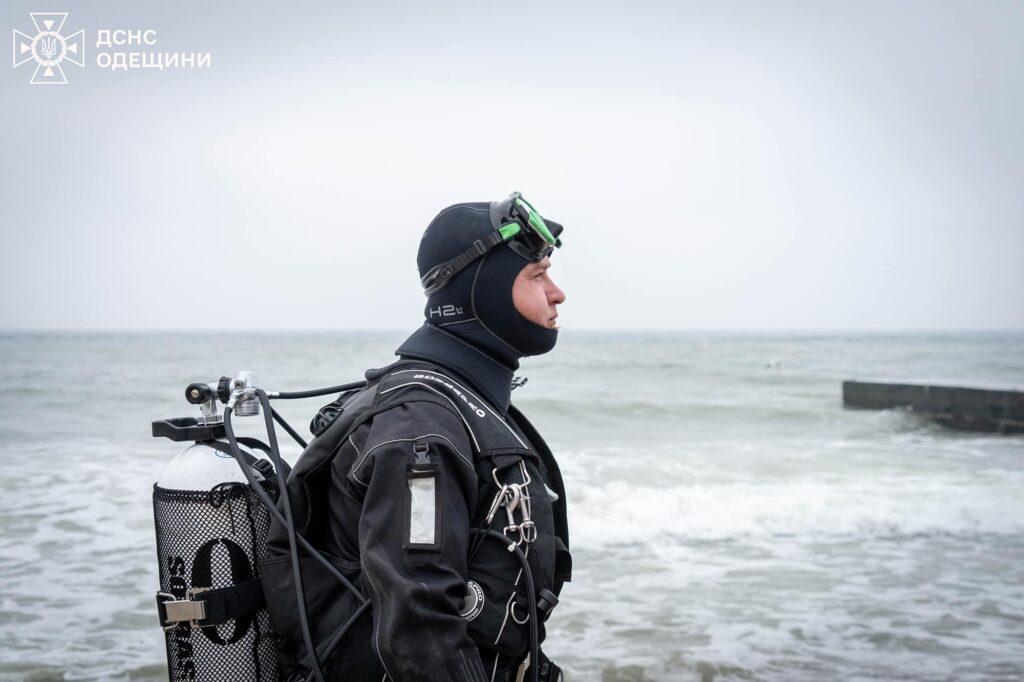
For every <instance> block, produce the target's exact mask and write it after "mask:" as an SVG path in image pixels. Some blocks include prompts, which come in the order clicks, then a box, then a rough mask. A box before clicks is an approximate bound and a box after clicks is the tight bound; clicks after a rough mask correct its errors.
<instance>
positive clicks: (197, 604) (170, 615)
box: [156, 578, 267, 630]
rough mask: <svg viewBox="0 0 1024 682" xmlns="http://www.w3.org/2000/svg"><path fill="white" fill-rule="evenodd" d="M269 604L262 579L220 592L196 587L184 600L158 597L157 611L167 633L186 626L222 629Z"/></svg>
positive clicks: (164, 596)
mask: <svg viewBox="0 0 1024 682" xmlns="http://www.w3.org/2000/svg"><path fill="white" fill-rule="evenodd" d="M266 605H267V601H266V599H265V598H264V596H263V588H262V586H261V585H260V579H259V578H253V579H252V580H247V581H245V582H244V583H239V584H237V585H232V586H230V587H220V588H217V589H210V588H203V587H193V588H192V589H190V590H186V592H185V598H184V599H180V598H178V597H176V596H175V595H173V594H171V593H170V592H157V593H156V609H157V614H158V615H159V617H160V625H161V626H163V628H164V630H173V629H174V628H176V627H178V626H179V625H181V624H183V623H188V624H189V625H190V626H191V627H193V628H204V627H209V626H211V625H220V624H221V623H224V622H226V621H229V620H231V619H232V618H244V617H246V616H250V615H252V614H254V613H256V612H257V611H259V610H260V609H262V608H263V607H264V606H266Z"/></svg>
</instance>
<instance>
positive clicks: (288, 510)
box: [224, 392, 327, 682]
mask: <svg viewBox="0 0 1024 682" xmlns="http://www.w3.org/2000/svg"><path fill="white" fill-rule="evenodd" d="M257 395H258V396H259V398H260V403H263V402H264V400H266V394H263V395H260V394H259V392H257ZM263 408H264V409H263V418H264V421H265V422H266V425H267V439H268V440H269V441H270V461H271V462H272V463H273V465H274V469H275V470H276V471H278V472H280V471H282V469H283V467H282V466H281V455H280V452H279V451H278V448H277V434H276V433H275V429H274V422H273V420H272V418H271V416H270V412H269V410H270V401H269V400H267V401H266V403H265V404H264V405H263ZM231 412H232V408H231V406H230V405H229V406H228V407H226V408H224V432H225V433H227V434H231V438H234V433H233V430H232V429H231V428H230V426H229V424H230V423H231ZM232 454H234V452H232ZM278 481H279V483H280V489H281V500H282V502H283V506H284V517H285V528H287V530H288V553H289V555H290V556H291V560H292V562H291V563H292V580H294V581H295V602H296V606H297V607H298V611H299V614H298V615H299V627H300V629H301V630H302V640H303V643H304V644H305V645H306V651H311V652H314V654H313V655H312V656H310V666H311V667H312V669H313V676H314V677H316V679H317V682H327V680H326V678H325V677H324V673H323V671H322V670H321V669H320V661H318V660H316V654H315V652H316V647H315V646H313V635H312V634H311V633H310V632H309V616H308V614H307V613H306V597H305V594H304V593H303V590H302V570H301V569H300V567H299V550H298V547H297V546H296V540H295V523H294V521H292V505H291V502H290V501H289V499H288V486H287V485H286V484H285V481H284V478H283V476H281V475H280V474H279V475H278Z"/></svg>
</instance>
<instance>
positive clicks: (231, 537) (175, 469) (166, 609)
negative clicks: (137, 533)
mask: <svg viewBox="0 0 1024 682" xmlns="http://www.w3.org/2000/svg"><path fill="white" fill-rule="evenodd" d="M365 385H366V382H365V381H358V382H355V383H351V384H344V385H341V386H331V387H328V388H321V389H314V390H310V391H298V392H292V393H279V392H272V393H268V392H267V391H264V390H263V389H261V388H259V387H258V386H257V385H256V379H255V376H254V375H253V373H252V372H240V373H239V374H238V375H237V376H236V377H235V378H234V379H231V378H228V377H221V379H220V381H219V382H217V383H216V384H215V385H212V384H203V383H194V384H189V386H188V387H187V388H186V389H185V399H186V400H187V401H188V402H189V403H191V404H193V405H198V406H199V407H200V410H201V415H200V416H199V417H179V418H174V419H160V420H157V421H154V422H153V423H152V429H153V436H154V437H156V438H167V439H169V440H172V441H175V442H180V443H184V442H187V443H190V444H189V445H188V446H187V447H186V448H185V449H184V450H182V451H181V452H180V453H179V454H178V456H177V457H175V458H174V459H173V460H171V462H170V463H169V464H168V465H167V467H166V468H165V469H164V472H163V473H162V474H161V475H160V478H159V479H158V480H157V482H156V483H155V484H154V486H153V518H154V525H155V528H156V547H157V559H158V561H159V566H160V591H159V592H157V595H156V603H157V613H158V616H159V619H160V625H161V626H162V627H163V629H164V633H165V639H166V647H167V669H168V675H169V678H170V680H172V681H173V682H177V681H178V680H222V679H231V680H240V681H249V680H253V681H257V682H276V681H277V680H279V679H281V677H282V676H281V673H280V669H279V666H278V660H277V644H278V641H277V640H278V639H279V638H278V636H277V635H276V634H275V633H274V632H273V630H272V628H271V625H270V616H269V613H268V610H267V607H266V597H265V593H264V587H263V585H262V581H261V576H260V570H259V562H260V560H261V559H264V558H266V555H267V531H268V529H269V527H270V522H271V519H272V518H273V519H276V520H277V521H278V522H280V523H281V524H282V525H283V526H284V527H285V528H286V529H287V531H288V536H289V554H290V559H291V565H292V569H293V576H292V585H293V587H294V592H295V611H296V613H297V615H298V620H299V623H300V625H301V630H302V636H303V639H304V641H305V642H306V644H307V646H308V647H309V649H310V650H312V649H313V648H312V638H311V634H310V627H309V621H308V617H307V614H306V600H305V596H304V590H303V586H302V576H301V572H300V569H299V555H298V548H299V547H300V546H301V547H302V548H303V550H305V552H306V553H307V554H308V555H309V556H310V557H311V558H312V559H313V560H315V561H317V562H319V563H321V564H322V565H324V566H325V567H326V568H327V569H328V571H329V572H332V573H333V574H334V575H335V577H336V578H337V579H338V581H339V583H340V585H341V587H343V588H345V589H348V590H349V591H351V592H353V593H354V594H356V595H358V598H359V599H360V601H361V602H363V603H364V606H363V608H365V607H366V606H368V605H369V601H368V600H366V599H365V598H364V597H362V595H361V594H360V593H359V591H358V590H357V589H356V587H355V586H354V585H352V584H351V583H350V582H349V581H348V580H347V579H346V578H345V577H344V575H342V574H340V573H338V572H337V569H336V568H334V566H333V565H332V564H331V563H330V561H329V560H328V559H327V558H325V557H324V556H323V555H322V554H321V553H320V552H319V551H318V550H317V549H316V548H315V547H313V545H312V544H311V543H310V542H309V541H308V540H307V539H306V538H304V537H302V535H300V534H298V533H296V532H295V526H294V523H293V522H292V512H291V503H290V501H289V499H288V489H287V486H286V485H285V482H286V481H287V479H288V475H289V473H290V471H291V469H290V467H289V466H288V464H287V463H286V462H285V461H284V460H283V459H282V458H281V454H280V450H279V448H278V445H277V434H276V431H275V429H274V421H276V422H277V423H278V424H280V425H281V427H282V428H284V430H285V431H287V432H288V434H289V435H290V436H291V437H292V438H293V439H294V440H295V441H296V442H297V443H298V444H299V445H300V446H302V447H303V448H305V447H306V442H305V441H304V440H303V439H302V438H301V437H300V436H299V434H298V432H296V431H295V430H294V429H293V428H292V427H291V426H289V425H288V423H287V422H286V421H285V420H284V419H283V418H282V417H281V416H280V415H279V414H278V413H277V412H276V411H275V410H274V409H273V408H271V406H270V399H271V398H278V399H284V400H289V399H291V400H294V399H300V398H311V397H316V396H321V395H327V394H329V393H340V392H344V391H348V390H351V389H354V388H358V387H362V386H365ZM218 402H220V403H223V404H225V408H224V413H223V415H221V414H218V413H217V403H218ZM261 408H262V410H261ZM261 411H262V413H263V419H264V423H265V426H266V431H267V441H268V442H267V443H263V442H262V441H259V440H257V439H255V438H247V437H243V436H236V435H235V433H234V429H233V427H232V416H242V417H245V416H254V415H257V414H259V413H260V412H261ZM278 496H280V498H281V499H280V504H278ZM346 629H347V628H346ZM341 634H344V632H342V633H341ZM311 667H312V673H313V678H315V679H316V680H317V682H325V677H324V675H323V672H322V670H321V668H320V661H319V656H317V657H314V658H313V660H312V661H311Z"/></svg>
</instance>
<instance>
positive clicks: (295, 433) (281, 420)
mask: <svg viewBox="0 0 1024 682" xmlns="http://www.w3.org/2000/svg"><path fill="white" fill-rule="evenodd" d="M270 414H272V415H273V416H274V421H276V422H277V423H278V424H280V425H281V428H283V429H284V430H285V431H287V432H288V435H289V436H291V437H292V439H293V440H294V441H295V442H296V443H298V444H299V445H300V446H301V447H302V448H305V447H306V446H307V445H309V443H307V442H306V441H304V440H302V436H300V435H299V432H298V431H296V430H295V429H293V428H292V425H291V424H289V423H288V422H286V421H285V420H284V417H282V416H281V415H280V414H278V412H277V410H275V409H274V408H270Z"/></svg>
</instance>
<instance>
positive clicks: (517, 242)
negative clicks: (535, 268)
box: [420, 192, 562, 296]
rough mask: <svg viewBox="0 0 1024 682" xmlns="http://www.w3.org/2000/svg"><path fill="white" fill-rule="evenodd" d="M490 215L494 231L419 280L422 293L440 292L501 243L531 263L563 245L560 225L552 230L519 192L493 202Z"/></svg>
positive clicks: (555, 225) (554, 224)
mask: <svg viewBox="0 0 1024 682" xmlns="http://www.w3.org/2000/svg"><path fill="white" fill-rule="evenodd" d="M489 213H490V219H491V226H492V227H494V232H492V233H490V234H488V235H487V236H486V237H483V238H482V239H478V240H476V241H475V242H473V245H472V246H470V247H469V248H468V249H466V250H465V251H463V252H462V253H460V254H459V255H457V256H455V257H454V258H452V259H450V260H446V261H445V262H443V263H440V264H438V265H435V266H434V267H432V268H431V269H430V270H429V271H428V272H427V274H425V275H423V277H421V278H420V284H422V285H423V293H424V294H426V295H427V296H430V295H431V294H433V293H435V292H437V291H440V290H441V289H443V288H444V287H445V285H447V284H448V282H450V281H451V279H452V278H453V277H455V275H457V274H458V273H459V272H461V271H462V270H463V269H464V268H465V267H466V266H467V265H469V264H470V263H472V262H473V261H475V260H476V259H477V258H479V257H480V256H482V255H484V254H485V253H487V252H488V251H489V250H491V249H492V248H494V247H495V246H497V245H498V244H501V243H502V242H505V243H507V244H508V245H509V247H510V248H511V249H512V250H513V251H515V252H516V253H518V254H519V255H520V256H522V257H523V258H525V259H526V260H529V261H532V262H537V261H540V260H543V259H544V258H545V257H546V256H550V255H551V252H552V251H554V250H555V248H558V247H561V246H562V240H561V239H559V238H558V235H559V234H560V233H561V231H562V226H561V225H558V224H557V223H552V225H553V226H554V227H553V228H552V227H551V226H549V225H548V223H547V222H546V221H545V220H544V218H542V217H541V215H540V213H539V212H538V211H537V209H535V208H534V207H533V205H532V204H530V202H528V201H527V200H526V199H524V198H523V195H522V194H521V193H519V192H512V194H510V195H509V196H508V198H506V199H503V200H502V201H492V202H491V204H490V207H489Z"/></svg>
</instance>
